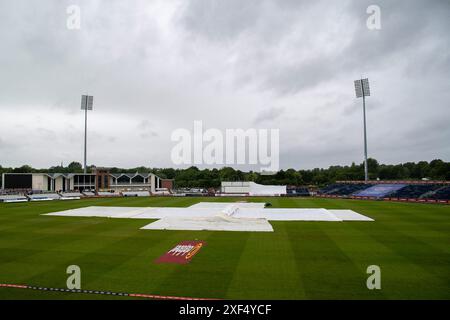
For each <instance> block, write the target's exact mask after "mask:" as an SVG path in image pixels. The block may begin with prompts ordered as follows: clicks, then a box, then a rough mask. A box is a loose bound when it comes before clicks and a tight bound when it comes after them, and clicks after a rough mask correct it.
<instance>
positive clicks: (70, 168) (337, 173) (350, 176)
mask: <svg viewBox="0 0 450 320" xmlns="http://www.w3.org/2000/svg"><path fill="white" fill-rule="evenodd" d="M368 168H369V177H370V179H372V180H375V179H380V180H421V179H430V180H450V162H445V161H443V160H440V159H437V160H433V161H430V162H427V161H419V162H417V163H415V162H406V163H401V164H396V165H389V164H379V163H378V161H377V160H375V159H368ZM94 169H95V166H90V167H89V168H88V172H93V170H94ZM109 169H110V172H111V173H119V172H124V173H136V172H153V173H154V174H156V175H158V176H160V177H161V178H167V179H175V186H176V187H180V188H181V187H201V188H211V187H212V188H217V187H219V186H220V183H221V181H254V182H256V183H260V184H274V185H293V186H304V185H316V186H323V185H326V184H330V183H333V182H335V181H342V180H364V164H363V163H360V164H355V163H352V164H351V165H349V166H331V167H329V168H327V169H321V168H315V169H311V170H295V169H287V170H280V171H278V172H277V173H276V174H274V175H261V174H260V173H259V172H253V171H249V172H243V171H241V170H236V169H233V168H231V167H223V168H221V169H199V168H197V167H189V168H185V169H174V168H149V167H143V166H142V167H136V168H128V169H126V168H117V167H113V168H109ZM3 172H12V173H32V172H36V173H39V172H40V173H44V172H49V173H82V172H83V168H82V165H81V164H80V163H79V162H75V161H74V162H71V163H70V164H69V165H67V166H63V165H60V166H54V167H50V168H46V169H35V168H33V167H31V166H29V165H24V166H21V167H17V168H6V167H2V166H0V173H3Z"/></svg>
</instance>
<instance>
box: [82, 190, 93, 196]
mask: <svg viewBox="0 0 450 320" xmlns="http://www.w3.org/2000/svg"><path fill="white" fill-rule="evenodd" d="M83 195H84V196H86V197H95V192H92V191H83Z"/></svg>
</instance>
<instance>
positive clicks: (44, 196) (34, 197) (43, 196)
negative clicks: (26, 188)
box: [27, 193, 61, 201]
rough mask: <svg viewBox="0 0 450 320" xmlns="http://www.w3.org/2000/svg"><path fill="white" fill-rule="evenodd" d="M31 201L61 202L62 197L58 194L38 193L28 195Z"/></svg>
mask: <svg viewBox="0 0 450 320" xmlns="http://www.w3.org/2000/svg"><path fill="white" fill-rule="evenodd" d="M27 197H28V199H30V201H49V200H59V198H61V196H60V195H59V194H57V193H38V194H29V195H27Z"/></svg>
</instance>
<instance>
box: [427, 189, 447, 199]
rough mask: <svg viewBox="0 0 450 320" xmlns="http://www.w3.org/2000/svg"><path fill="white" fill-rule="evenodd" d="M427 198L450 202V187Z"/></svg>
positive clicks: (439, 190)
mask: <svg viewBox="0 0 450 320" xmlns="http://www.w3.org/2000/svg"><path fill="white" fill-rule="evenodd" d="M426 198H427V199H434V200H450V186H445V187H441V188H439V189H437V190H436V191H434V192H433V193H431V194H430V195H427V196H426Z"/></svg>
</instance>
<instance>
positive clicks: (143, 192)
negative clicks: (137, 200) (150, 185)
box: [122, 191, 150, 197]
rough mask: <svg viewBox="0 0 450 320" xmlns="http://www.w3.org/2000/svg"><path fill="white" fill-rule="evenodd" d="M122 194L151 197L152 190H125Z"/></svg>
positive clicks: (125, 195)
mask: <svg viewBox="0 0 450 320" xmlns="http://www.w3.org/2000/svg"><path fill="white" fill-rule="evenodd" d="M122 195H123V196H124V197H149V196H150V192H148V191H123V192H122Z"/></svg>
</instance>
